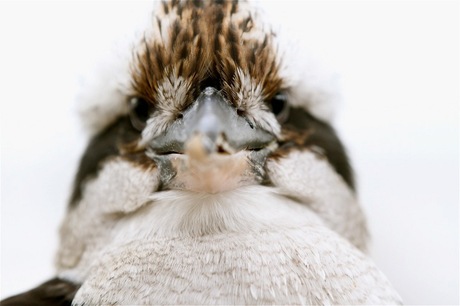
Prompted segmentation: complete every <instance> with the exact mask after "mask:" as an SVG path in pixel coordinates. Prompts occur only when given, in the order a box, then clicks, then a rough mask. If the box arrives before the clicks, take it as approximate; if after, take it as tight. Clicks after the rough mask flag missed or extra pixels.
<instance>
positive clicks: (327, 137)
mask: <svg viewBox="0 0 460 306" xmlns="http://www.w3.org/2000/svg"><path fill="white" fill-rule="evenodd" d="M282 131H283V132H284V134H285V135H288V136H287V137H286V139H285V140H284V141H283V142H282V143H281V144H280V148H279V149H278V150H277V151H276V152H275V153H274V155H273V157H274V158H276V157H281V156H285V155H286V154H287V153H288V152H290V151H293V150H300V149H302V148H310V149H311V150H313V151H315V152H318V148H319V150H320V151H321V153H322V155H324V156H325V157H326V158H327V159H328V161H329V163H330V164H331V165H332V166H333V167H334V169H335V170H336V171H337V173H338V174H340V175H341V176H342V177H343V179H344V180H345V182H346V183H347V184H348V185H349V186H350V188H352V189H353V190H354V189H355V182H354V175H353V170H352V167H351V165H350V162H349V159H348V156H347V153H346V150H345V147H344V146H343V144H342V142H341V141H340V139H339V138H338V137H337V134H336V132H335V130H334V129H333V128H332V126H330V125H329V124H327V123H325V122H323V121H321V120H319V119H317V118H315V117H314V116H312V115H311V114H310V113H308V112H307V111H305V110H304V109H302V108H291V110H290V112H289V116H288V118H287V119H286V122H285V123H284V124H283V125H282Z"/></svg>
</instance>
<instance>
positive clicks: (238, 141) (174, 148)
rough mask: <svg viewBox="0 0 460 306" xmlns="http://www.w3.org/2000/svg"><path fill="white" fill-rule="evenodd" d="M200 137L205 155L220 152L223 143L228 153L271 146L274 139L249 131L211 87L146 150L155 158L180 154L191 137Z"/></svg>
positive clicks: (249, 127) (270, 135)
mask: <svg viewBox="0 0 460 306" xmlns="http://www.w3.org/2000/svg"><path fill="white" fill-rule="evenodd" d="M196 134H201V135H202V137H203V145H204V147H205V148H206V150H208V151H209V153H212V152H216V151H218V150H221V148H220V147H219V142H220V141H224V142H225V143H226V144H228V147H229V148H231V151H233V152H237V151H240V150H245V149H247V150H259V149H263V148H265V147H266V146H267V145H268V144H269V143H271V142H272V141H273V140H274V139H275V136H274V135H272V134H270V133H269V132H267V131H265V130H262V129H260V128H258V127H253V126H252V125H251V124H250V123H249V122H248V121H247V120H246V119H245V118H244V117H242V116H240V115H239V114H238V113H237V110H236V109H235V107H233V105H231V104H230V103H229V102H227V101H226V100H225V98H224V97H223V96H222V95H221V94H220V93H219V91H218V90H217V89H215V88H213V87H207V88H206V89H204V90H203V92H202V93H201V94H200V96H199V97H198V98H197V100H196V101H195V102H194V103H193V104H192V105H191V106H190V107H189V108H188V109H187V110H185V111H184V113H183V116H182V118H180V119H177V120H176V121H175V122H174V123H173V124H172V125H171V126H170V127H169V128H168V129H167V130H166V131H165V132H164V133H163V134H160V135H159V136H157V137H155V138H154V139H153V140H152V141H151V143H150V144H149V147H150V148H151V149H152V150H153V152H155V153H156V154H160V155H162V154H168V153H184V151H185V144H186V143H187V141H188V140H190V139H191V137H192V136H193V135H196Z"/></svg>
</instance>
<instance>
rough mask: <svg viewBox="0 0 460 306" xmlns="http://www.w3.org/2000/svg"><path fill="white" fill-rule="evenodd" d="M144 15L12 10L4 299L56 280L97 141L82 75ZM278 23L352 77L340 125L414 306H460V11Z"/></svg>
mask: <svg viewBox="0 0 460 306" xmlns="http://www.w3.org/2000/svg"><path fill="white" fill-rule="evenodd" d="M140 7H141V6H140V5H137V4H132V3H131V4H130V5H127V3H120V2H117V3H113V2H33V3H32V2H17V1H15V2H10V3H7V2H2V3H1V4H0V34H1V36H0V94H1V96H0V99H1V100H0V101H1V201H2V202H1V287H0V288H1V297H2V298H4V297H6V296H8V295H11V294H14V293H18V292H19V291H21V290H26V289H29V288H31V287H32V286H34V285H37V284H38V283H40V282H42V281H44V280H46V279H47V278H49V277H52V276H53V265H52V264H53V262H52V261H53V254H54V252H55V249H56V246H57V228H58V225H59V222H60V220H61V219H62V216H63V214H64V212H65V207H66V201H67V199H68V195H69V191H70V188H71V184H72V178H73V175H74V173H75V171H76V167H77V161H78V159H79V156H80V155H81V153H82V150H83V149H84V146H85V143H86V140H85V138H84V133H83V131H82V129H81V128H80V126H79V122H78V120H77V117H76V115H75V108H76V107H75V101H74V97H75V92H76V88H77V84H78V81H77V75H78V73H79V71H81V70H82V68H85V67H87V66H91V63H92V60H93V58H94V54H97V53H98V52H99V50H100V46H101V45H104V43H105V42H106V41H108V40H109V39H108V38H111V36H113V35H114V32H116V31H114V29H117V27H121V26H122V25H123V22H125V21H126V20H128V19H129V18H132V16H131V13H135V12H136V10H139V9H140ZM279 12H281V15H284V17H285V18H286V20H288V21H289V22H290V23H291V26H293V25H295V23H298V24H297V26H294V27H293V28H292V31H293V32H298V33H295V34H297V35H298V36H299V37H302V39H303V42H305V43H306V44H307V45H308V46H309V47H310V48H311V49H313V50H314V51H316V52H317V53H318V54H320V55H321V57H322V58H323V59H324V61H326V62H327V63H328V64H329V65H330V66H332V67H334V68H335V69H336V70H337V71H339V72H340V73H341V75H342V87H343V98H344V99H343V100H344V103H343V104H342V106H341V107H340V114H339V116H338V118H337V121H336V125H337V128H338V132H339V134H340V135H341V136H342V139H343V140H344V142H345V143H346V145H347V147H348V148H349V152H350V155H351V158H352V160H353V164H354V165H355V169H356V172H357V176H358V186H359V195H360V199H361V202H362V205H363V207H364V209H365V211H366V212H367V215H368V218H369V225H370V227H371V231H372V238H373V247H372V256H373V258H374V259H375V261H376V262H377V265H378V266H379V267H380V268H381V269H382V270H383V271H384V272H385V273H386V275H387V276H388V277H389V279H390V280H391V281H392V283H393V284H394V286H395V287H396V289H397V290H398V291H399V292H400V294H401V295H402V297H403V299H404V301H405V302H406V303H407V304H458V303H459V295H458V294H459V234H458V229H459V228H458V219H459V214H458V211H459V210H458V208H459V207H458V200H459V163H458V158H459V156H458V153H459V151H458V149H459V146H458V144H459V134H458V119H459V108H458V106H459V4H458V2H457V1H450V2H448V1H431V2H430V1H353V2H350V1H340V2H339V1H316V2H310V1H302V2H300V1H298V2H283V5H282V6H281V9H280V10H279ZM134 16H135V15H134Z"/></svg>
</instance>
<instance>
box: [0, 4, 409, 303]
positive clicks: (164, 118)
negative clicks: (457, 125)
mask: <svg viewBox="0 0 460 306" xmlns="http://www.w3.org/2000/svg"><path fill="white" fill-rule="evenodd" d="M259 6H260V4H258V3H256V4H252V3H250V2H247V1H243V0H239V1H238V0H234V1H218V0H205V1H201V0H198V1H197V0H195V1H177V0H175V1H170V2H169V1H163V2H159V3H155V8H154V12H153V14H149V20H148V22H147V23H146V25H145V26H146V28H144V29H143V30H142V31H137V32H136V33H134V35H133V37H134V38H133V39H132V44H131V45H130V47H129V48H127V50H125V51H126V52H125V53H126V56H122V55H120V56H116V57H113V61H107V62H108V63H106V64H105V66H104V67H105V68H103V69H99V70H98V71H97V73H96V74H94V75H93V76H92V77H91V79H92V80H93V81H92V82H89V83H88V84H87V87H86V88H85V89H84V90H85V92H83V94H82V95H81V97H80V100H81V101H80V102H81V105H82V112H81V113H82V115H83V118H84V120H85V121H84V122H85V124H86V125H87V126H88V127H89V128H90V131H91V133H92V136H91V137H92V138H91V140H90V141H89V145H88V147H87V149H86V151H85V153H84V155H83V157H82V159H81V163H80V167H79V169H78V173H77V175H76V179H75V186H74V191H73V194H72V196H71V201H70V205H69V208H68V211H67V215H66V217H65V220H64V221H63V223H62V226H61V230H60V246H59V250H58V253H57V259H56V266H57V272H56V278H54V279H52V280H50V281H47V282H45V283H43V284H42V285H40V286H38V287H37V288H35V289H32V290H31V291H28V292H26V293H23V294H20V295H17V296H14V297H11V298H9V299H6V300H4V301H3V302H2V305H70V304H72V305H153V304H162V305H165V304H168V305H169V304H398V303H401V300H400V297H399V296H398V294H397V293H396V292H395V290H394V289H393V288H392V286H391V284H390V283H389V282H388V280H387V279H386V277H385V276H384V275H383V274H382V273H381V272H380V271H379V270H378V268H377V267H376V266H375V264H374V263H373V262H372V261H371V260H370V259H369V258H368V256H367V255H366V243H367V236H368V235H367V229H366V222H365V218H364V215H363V213H362V210H361V208H360V206H359V205H358V202H357V199H356V194H355V189H354V183H353V175H352V170H351V167H350V165H349V162H348V159H347V156H346V153H345V150H344V147H343V146H342V144H341V142H340V140H339V139H338V137H337V135H336V133H335V132H334V129H333V128H332V127H331V122H330V104H331V103H330V100H331V99H332V98H333V93H331V92H330V91H329V85H328V84H327V81H326V82H325V83H326V85H325V84H322V83H321V82H319V81H318V78H316V76H315V74H314V73H316V72H312V71H310V70H308V67H306V66H304V65H302V63H303V62H305V61H303V60H304V59H302V54H301V53H296V52H293V48H292V46H291V45H290V44H289V43H287V42H286V41H285V40H284V38H285V36H283V35H282V32H278V31H277V30H276V29H275V28H274V27H271V26H270V25H269V23H268V20H267V18H266V15H264V13H263V11H261V10H260V8H259ZM296 54H297V55H296Z"/></svg>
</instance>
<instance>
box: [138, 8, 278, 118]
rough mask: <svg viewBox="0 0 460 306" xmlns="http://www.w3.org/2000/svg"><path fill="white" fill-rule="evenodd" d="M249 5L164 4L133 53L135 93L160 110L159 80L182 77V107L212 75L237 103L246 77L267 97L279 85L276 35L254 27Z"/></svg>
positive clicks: (172, 79)
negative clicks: (274, 40) (258, 86)
mask: <svg viewBox="0 0 460 306" xmlns="http://www.w3.org/2000/svg"><path fill="white" fill-rule="evenodd" d="M247 6H248V4H247V3H246V2H245V1H212V0H209V1H171V2H166V1H164V2H162V5H161V6H160V9H159V12H158V13H157V15H156V17H155V18H154V22H153V23H154V24H153V34H152V35H149V36H145V37H144V39H143V42H142V44H141V45H142V46H141V48H140V49H139V50H137V53H136V55H135V62H134V64H133V66H132V79H133V82H132V85H133V89H134V93H133V95H136V96H140V97H142V98H144V99H146V100H148V101H150V102H151V103H153V104H155V105H156V106H158V107H160V108H162V105H161V101H160V102H159V101H158V100H159V96H161V95H162V93H161V92H160V91H161V90H162V89H161V84H162V83H163V82H164V81H165V80H166V81H168V82H170V83H174V81H175V79H177V78H183V80H184V82H186V85H185V86H186V87H187V89H188V91H187V96H186V97H185V100H184V101H182V102H181V103H180V106H179V108H185V107H186V106H187V105H188V104H189V103H191V101H193V99H194V98H196V95H197V94H198V92H197V90H198V89H200V84H201V83H202V82H204V81H205V80H209V79H213V80H218V81H217V83H218V85H219V87H220V88H218V89H223V91H224V93H225V94H226V96H227V99H229V100H230V101H231V102H232V103H235V104H238V97H237V96H236V94H237V93H238V92H240V91H241V88H242V87H243V86H245V84H244V82H245V81H247V80H244V79H242V76H243V75H244V76H250V77H251V78H252V79H253V82H254V83H255V84H257V85H260V87H261V90H262V98H264V99H270V98H271V97H272V96H273V95H274V94H276V92H277V91H278V90H279V89H280V87H281V85H282V80H281V79H280V78H279V77H278V69H279V63H278V61H277V57H276V50H275V49H276V48H275V47H274V45H273V39H272V38H273V35H274V34H273V33H272V32H271V31H266V29H262V28H260V27H259V28H257V27H256V25H255V20H254V15H253V14H254V12H252V11H251V10H249V9H248V7H247ZM214 83H216V82H214ZM237 106H238V105H237ZM179 111H180V110H179Z"/></svg>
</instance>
